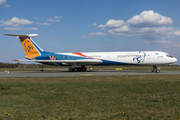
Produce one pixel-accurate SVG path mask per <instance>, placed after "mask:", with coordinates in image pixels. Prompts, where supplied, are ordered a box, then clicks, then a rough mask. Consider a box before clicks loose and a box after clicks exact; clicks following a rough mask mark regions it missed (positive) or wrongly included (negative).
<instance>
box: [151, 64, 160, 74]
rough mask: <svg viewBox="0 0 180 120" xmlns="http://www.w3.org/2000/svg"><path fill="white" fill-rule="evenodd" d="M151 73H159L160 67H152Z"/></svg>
mask: <svg viewBox="0 0 180 120" xmlns="http://www.w3.org/2000/svg"><path fill="white" fill-rule="evenodd" d="M152 72H153V73H160V67H159V66H157V65H153V70H152Z"/></svg>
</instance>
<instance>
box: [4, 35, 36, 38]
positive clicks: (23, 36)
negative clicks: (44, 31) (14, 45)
mask: <svg viewBox="0 0 180 120" xmlns="http://www.w3.org/2000/svg"><path fill="white" fill-rule="evenodd" d="M4 35H7V36H16V37H18V38H26V37H36V36H38V34H27V35H17V34H4Z"/></svg>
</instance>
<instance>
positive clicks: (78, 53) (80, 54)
mask: <svg viewBox="0 0 180 120" xmlns="http://www.w3.org/2000/svg"><path fill="white" fill-rule="evenodd" d="M73 54H75V55H79V56H82V57H86V58H92V57H89V56H86V55H84V54H82V53H80V52H77V53H76V52H73Z"/></svg>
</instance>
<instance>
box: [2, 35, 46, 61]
mask: <svg viewBox="0 0 180 120" xmlns="http://www.w3.org/2000/svg"><path fill="white" fill-rule="evenodd" d="M4 35H8V36H16V37H17V38H19V39H20V41H21V44H22V46H23V48H24V51H25V53H26V58H28V59H32V58H34V57H37V56H40V55H41V53H42V52H43V50H42V49H41V48H40V47H39V46H38V45H37V44H36V43H35V42H34V41H33V40H32V37H36V36H38V34H29V35H15V34H4Z"/></svg>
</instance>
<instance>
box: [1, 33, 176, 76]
mask: <svg viewBox="0 0 180 120" xmlns="http://www.w3.org/2000/svg"><path fill="white" fill-rule="evenodd" d="M4 35H7V36H16V37H17V38H19V39H20V41H21V44H22V46H23V48H24V51H25V53H26V56H25V58H26V59H27V60H19V59H17V60H13V61H28V62H38V63H42V64H47V65H61V66H70V68H69V72H77V71H82V72H85V71H87V69H86V67H85V66H87V65H152V66H153V69H152V72H157V73H158V72H160V67H159V65H167V64H171V63H175V62H176V61H177V59H176V58H175V57H173V56H171V55H169V54H168V53H165V52H161V51H124V52H72V53H53V52H47V51H44V50H43V49H41V48H40V47H39V46H38V45H37V44H36V43H35V42H34V41H33V40H32V37H36V36H38V34H27V35H17V34H4Z"/></svg>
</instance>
